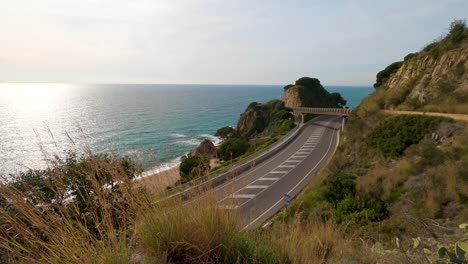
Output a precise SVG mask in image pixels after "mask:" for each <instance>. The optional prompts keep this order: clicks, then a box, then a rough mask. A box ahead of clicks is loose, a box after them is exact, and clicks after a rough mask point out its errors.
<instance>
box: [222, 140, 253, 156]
mask: <svg viewBox="0 0 468 264" xmlns="http://www.w3.org/2000/svg"><path fill="white" fill-rule="evenodd" d="M249 146H250V145H249V143H248V142H247V140H245V139H242V138H230V139H228V140H226V141H224V142H223V144H221V146H219V150H218V153H219V156H220V158H221V159H222V160H225V161H229V160H231V159H235V158H237V157H239V156H241V155H243V154H244V153H245V152H246V151H247V149H249Z"/></svg>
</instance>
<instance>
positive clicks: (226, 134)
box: [215, 126, 236, 139]
mask: <svg viewBox="0 0 468 264" xmlns="http://www.w3.org/2000/svg"><path fill="white" fill-rule="evenodd" d="M235 134H236V130H235V129H234V128H232V127H230V126H225V127H222V128H220V129H218V130H217V131H216V133H215V136H217V137H220V138H222V139H227V138H230V137H233V136H234V135H235Z"/></svg>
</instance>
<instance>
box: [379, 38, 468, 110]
mask: <svg viewBox="0 0 468 264" xmlns="http://www.w3.org/2000/svg"><path fill="white" fill-rule="evenodd" d="M378 89H384V90H386V93H387V94H392V93H393V94H398V93H399V94H402V95H403V96H404V98H401V99H400V100H397V101H396V102H391V101H390V102H388V103H387V105H386V108H397V107H398V106H400V105H402V106H406V107H404V108H413V109H414V108H417V106H421V105H424V104H426V103H429V102H431V101H433V100H436V99H439V98H440V97H441V96H442V95H447V94H448V93H457V92H459V93H466V92H467V91H468V48H466V47H465V48H459V49H455V50H451V51H448V52H446V53H444V54H441V55H440V56H439V57H436V58H434V57H433V56H431V54H428V53H421V54H419V55H417V56H415V57H413V58H411V59H410V60H408V61H405V63H403V65H402V66H401V67H400V68H399V70H398V71H397V72H396V73H394V74H392V75H391V76H390V77H389V78H388V79H387V80H386V82H385V83H383V85H382V86H381V87H380V88H378ZM405 90H406V91H405Z"/></svg>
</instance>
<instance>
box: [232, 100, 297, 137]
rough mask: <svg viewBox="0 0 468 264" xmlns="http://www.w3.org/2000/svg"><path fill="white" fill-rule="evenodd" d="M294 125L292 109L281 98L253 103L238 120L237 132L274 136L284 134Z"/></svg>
mask: <svg viewBox="0 0 468 264" xmlns="http://www.w3.org/2000/svg"><path fill="white" fill-rule="evenodd" d="M292 127H294V118H293V116H292V115H291V113H290V110H289V109H288V108H287V107H286V106H285V104H284V102H282V101H280V100H272V101H269V102H266V103H256V102H253V103H251V104H250V105H249V106H248V107H247V109H246V110H245V111H244V113H242V114H241V116H240V118H239V121H238V122H237V134H238V135H239V136H240V137H244V138H247V139H251V138H253V137H261V136H267V135H269V136H272V135H273V134H274V135H277V134H282V133H285V132H287V131H289V130H290V129H291V128H292Z"/></svg>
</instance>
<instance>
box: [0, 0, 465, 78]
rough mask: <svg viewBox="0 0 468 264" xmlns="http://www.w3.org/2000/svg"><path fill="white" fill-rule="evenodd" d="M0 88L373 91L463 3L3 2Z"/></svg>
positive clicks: (460, 12) (460, 14)
mask: <svg viewBox="0 0 468 264" xmlns="http://www.w3.org/2000/svg"><path fill="white" fill-rule="evenodd" d="M0 12H1V15H0V25H1V26H0V36H1V38H0V82H71V83H195V84H288V83H292V82H294V80H296V79H298V78H299V77H302V76H310V77H316V78H318V79H320V80H321V82H322V83H324V84H327V85H372V84H373V83H374V81H375V74H376V73H377V72H378V71H380V70H381V69H383V68H384V67H385V66H386V65H388V64H390V63H392V62H394V61H397V60H401V59H402V58H403V57H404V56H405V55H406V54H408V53H410V52H414V51H417V50H420V49H421V48H423V47H424V46H425V45H426V44H428V43H430V42H431V41H432V40H434V39H436V38H437V37H439V36H440V35H442V34H443V33H444V32H446V31H447V28H448V25H449V24H450V22H451V21H453V20H454V19H464V18H466V17H467V15H468V1H466V0H443V1H442V0H438V1H435V0H392V1H376V0H362V1H358V0H342V1H333V0H330V1H325V0H320V1H315V0H303V1H299V0H288V1H285V0H231V1H229V0H223V1H222V0H131V1H130V0H41V1H38V0H2V3H1V4H0Z"/></svg>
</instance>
